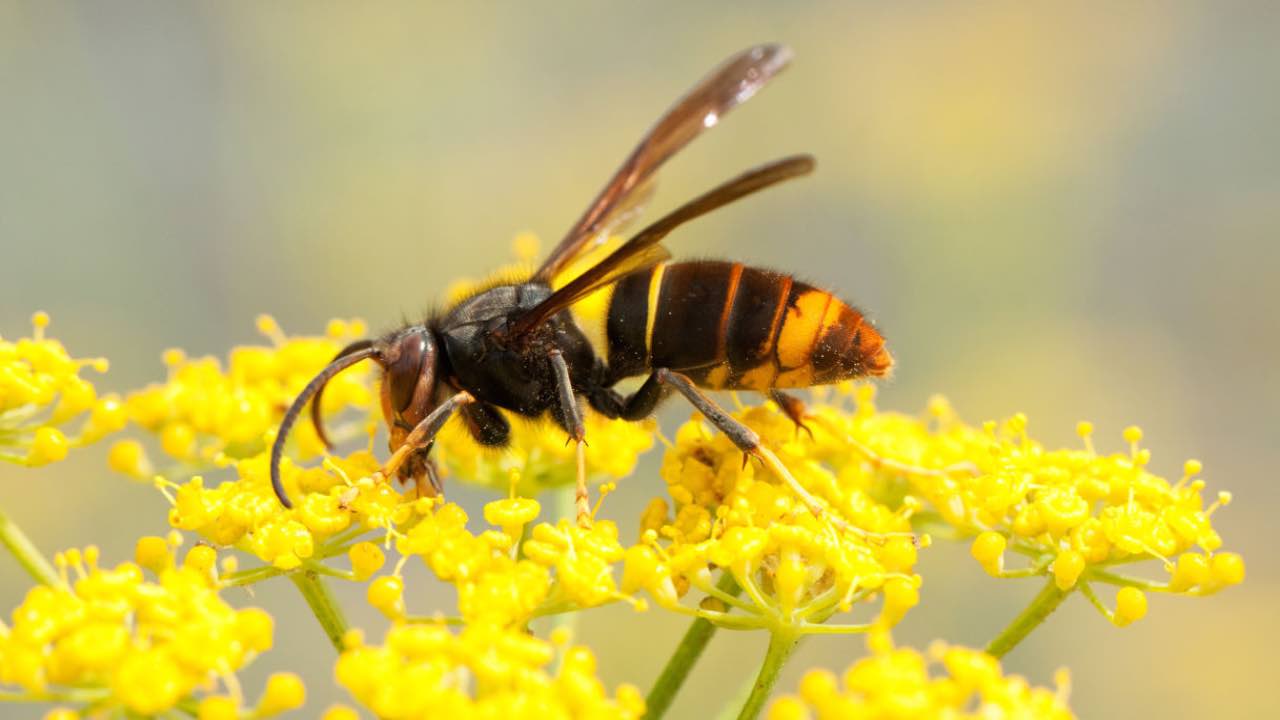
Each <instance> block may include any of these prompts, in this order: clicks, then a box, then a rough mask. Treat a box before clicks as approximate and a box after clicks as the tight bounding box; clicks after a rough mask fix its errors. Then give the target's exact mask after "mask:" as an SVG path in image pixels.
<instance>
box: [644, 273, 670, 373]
mask: <svg viewBox="0 0 1280 720" xmlns="http://www.w3.org/2000/svg"><path fill="white" fill-rule="evenodd" d="M666 269H667V264H666V263H662V264H661V265H655V266H654V268H653V272H652V274H650V275H649V312H648V313H646V315H645V327H644V347H645V352H646V354H650V355H651V354H652V352H653V325H654V321H656V320H657V318H658V301H659V300H661V299H662V274H663V273H664V272H666Z"/></svg>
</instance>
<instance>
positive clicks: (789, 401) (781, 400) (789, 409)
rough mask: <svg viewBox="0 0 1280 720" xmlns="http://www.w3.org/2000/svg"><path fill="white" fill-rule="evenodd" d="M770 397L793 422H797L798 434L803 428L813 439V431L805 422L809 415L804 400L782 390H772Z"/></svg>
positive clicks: (798, 434)
mask: <svg viewBox="0 0 1280 720" xmlns="http://www.w3.org/2000/svg"><path fill="white" fill-rule="evenodd" d="M769 399H770V400H772V401H774V402H775V403H777V404H778V409H779V410H781V411H782V414H783V415H786V416H787V417H789V418H791V422H793V423H795V424H796V436H797V437H799V436H800V431H801V430H803V431H805V432H807V433H809V439H810V440H812V439H813V431H812V430H810V429H809V426H808V425H806V424H805V422H804V420H805V417H806V415H807V413H806V412H805V406H804V401H803V400H801V399H800V398H798V397H796V396H795V395H791V394H789V393H784V392H782V391H781V390H770V391H769Z"/></svg>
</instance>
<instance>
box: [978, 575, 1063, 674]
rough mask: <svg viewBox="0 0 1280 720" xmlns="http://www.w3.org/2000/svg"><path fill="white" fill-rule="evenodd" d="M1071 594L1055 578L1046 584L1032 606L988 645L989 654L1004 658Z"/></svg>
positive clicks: (1024, 609)
mask: <svg viewBox="0 0 1280 720" xmlns="http://www.w3.org/2000/svg"><path fill="white" fill-rule="evenodd" d="M1070 594H1071V591H1070V590H1066V591H1063V590H1059V589H1058V584H1057V583H1056V582H1055V581H1054V579H1053V578H1049V581H1048V582H1047V583H1045V585H1044V589H1043V590H1041V591H1040V593H1039V594H1037V595H1036V596H1035V597H1034V598H1032V600H1031V604H1029V605H1027V606H1026V607H1025V608H1023V610H1022V612H1020V613H1018V617H1016V618H1014V619H1013V622H1011V623H1009V626H1008V627H1006V628H1005V629H1004V630H1002V631H1001V632H1000V634H999V635H997V636H996V637H995V639H993V640H992V641H991V642H990V643H988V644H987V654H989V655H993V656H995V657H997V658H1001V657H1004V656H1005V655H1007V654H1008V653H1009V651H1010V650H1012V649H1013V648H1014V647H1016V646H1017V645H1018V643H1020V642H1022V639H1023V638H1025V637H1026V636H1027V635H1030V634H1031V631H1032V630H1035V629H1036V628H1037V627H1039V625H1040V623H1042V622H1044V621H1045V618H1047V617H1049V615H1050V614H1051V613H1052V612H1053V611H1054V610H1057V609H1058V606H1059V605H1061V604H1062V601H1063V600H1066V599H1067V596H1068V595H1070Z"/></svg>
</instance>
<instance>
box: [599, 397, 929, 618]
mask: <svg viewBox="0 0 1280 720" xmlns="http://www.w3.org/2000/svg"><path fill="white" fill-rule="evenodd" d="M735 416H736V417H737V418H738V419H739V420H741V421H743V422H744V423H746V424H747V425H748V426H750V427H751V428H752V429H753V430H755V431H756V432H757V433H759V435H760V437H761V438H762V440H763V442H764V444H765V446H766V447H769V448H772V449H773V451H774V452H775V453H776V456H777V457H778V459H779V460H781V463H782V465H783V466H785V468H787V469H788V470H789V471H790V472H791V473H792V474H793V475H794V477H795V479H796V481H798V482H799V484H800V485H801V486H803V487H804V488H805V489H807V490H808V491H809V492H810V493H812V494H813V495H814V496H815V497H816V498H818V499H819V501H820V502H822V503H824V505H825V507H826V511H825V512H824V513H823V515H822V516H820V517H815V516H814V514H813V513H812V512H810V509H809V508H808V507H807V506H806V504H805V503H803V502H801V500H800V499H799V498H797V497H796V496H795V494H794V493H793V492H792V490H791V489H790V488H789V487H787V486H786V485H785V484H783V483H782V482H781V481H780V480H779V478H778V477H777V476H776V475H775V474H774V472H773V471H771V470H769V469H766V467H765V466H762V465H760V464H758V463H756V462H755V461H747V462H744V458H743V454H742V452H741V451H740V450H738V448H737V447H735V446H734V445H733V443H732V442H730V441H729V439H728V438H726V437H725V436H723V435H720V434H718V433H713V432H711V431H710V429H709V428H708V427H707V425H706V424H705V423H704V422H703V421H701V420H699V419H697V418H695V419H693V420H691V421H690V422H689V423H686V424H685V425H684V426H682V427H681V428H680V430H679V431H678V432H677V434H676V437H675V445H674V447H673V448H672V449H671V450H670V451H668V452H667V454H666V456H665V457H664V460H663V466H662V476H663V478H664V479H665V480H666V481H667V487H668V490H669V491H670V495H671V498H672V500H674V502H675V507H674V512H672V511H671V509H669V508H668V507H667V504H666V501H664V500H662V499H657V500H655V501H653V502H652V503H651V504H650V505H649V507H648V508H647V509H646V510H645V513H644V516H643V518H642V520H641V525H642V531H643V533H644V535H643V538H642V543H641V544H640V545H637V546H635V547H633V548H631V549H629V550H628V551H627V558H626V574H625V575H624V578H623V583H622V589H623V591H625V592H632V591H635V590H637V589H641V588H643V589H644V590H646V591H647V592H648V593H649V595H650V596H652V597H653V598H654V600H655V601H656V602H657V603H658V604H659V605H661V606H662V607H664V608H668V609H671V610H675V611H678V612H686V613H692V614H697V615H700V616H702V617H705V618H707V619H709V620H711V621H712V622H716V623H718V624H723V625H727V626H732V627H767V628H771V629H778V628H786V629H787V630H788V631H791V632H834V631H837V630H843V631H848V632H857V631H863V630H867V629H869V628H870V627H871V626H869V625H853V626H842V627H840V626H834V625H823V623H825V621H826V619H827V618H829V617H830V616H831V615H833V614H834V613H836V612H839V611H845V610H849V609H850V608H851V607H852V605H853V604H854V603H855V602H857V601H861V600H870V599H872V598H876V597H882V598H883V605H882V607H881V611H880V615H879V620H878V624H880V625H893V624H895V623H897V622H898V621H899V620H901V619H902V617H903V615H904V614H905V613H906V612H907V610H909V609H910V608H911V607H913V606H914V605H915V604H916V603H917V602H918V599H919V595H918V591H917V590H918V587H919V585H920V579H919V577H918V576H916V575H914V574H913V572H912V568H913V567H914V565H915V562H916V548H917V543H919V542H920V539H919V538H917V537H915V536H914V535H913V534H912V532H911V524H910V519H909V518H910V514H911V508H912V507H913V506H912V505H911V504H910V503H907V504H905V505H903V506H902V507H900V508H898V509H896V510H895V509H892V508H890V507H888V506H887V505H884V504H882V503H879V502H877V501H876V500H874V499H873V498H872V497H871V496H870V495H868V494H867V493H866V492H865V490H864V489H863V488H864V487H865V485H866V483H865V478H863V477H862V476H861V474H859V473H853V472H848V468H847V467H843V466H842V465H841V464H834V463H832V464H829V463H828V460H829V459H830V458H831V457H832V456H833V455H835V454H836V453H838V452H847V450H846V446H845V445H844V444H843V442H841V441H839V440H838V439H836V438H834V437H833V436H830V435H822V434H815V435H814V436H813V437H809V436H808V435H807V434H803V433H801V432H797V428H796V426H795V424H794V423H793V422H792V421H791V420H790V419H789V418H788V417H786V416H785V415H784V414H783V413H781V412H779V411H778V410H777V408H776V407H774V406H773V405H772V404H769V405H762V406H756V407H750V408H745V409H742V410H740V411H738V412H737V413H736V414H735ZM833 444H834V447H833V446H832V445H833ZM845 464H847V461H846V463H845ZM858 465H859V464H858V463H854V466H855V469H856V467H857V466H858ZM926 540H927V539H926ZM717 567H718V568H722V569H724V570H726V571H727V572H729V573H730V574H731V575H732V578H733V580H734V581H735V582H736V584H737V586H738V587H739V588H741V590H742V591H743V597H742V598H736V597H734V596H733V595H732V594H730V593H726V592H723V588H717V587H716V585H715V584H714V583H713V581H712V571H713V570H714V569H715V568H717ZM690 587H693V588H696V589H698V590H699V591H701V592H702V593H704V594H706V595H707V596H708V598H709V599H710V601H711V602H703V603H702V607H700V608H699V609H697V610H690V609H688V608H686V607H685V606H684V605H682V604H680V596H681V595H683V594H684V592H685V591H686V590H687V589H688V588H690ZM725 605H727V606H728V607H729V608H732V609H737V610H742V611H744V613H740V614H736V615H730V614H729V613H728V612H725V610H726V608H725V607H724V606H725Z"/></svg>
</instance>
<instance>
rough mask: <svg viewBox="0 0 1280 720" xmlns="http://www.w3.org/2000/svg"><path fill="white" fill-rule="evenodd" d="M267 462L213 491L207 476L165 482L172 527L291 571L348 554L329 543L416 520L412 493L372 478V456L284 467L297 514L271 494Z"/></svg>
mask: <svg viewBox="0 0 1280 720" xmlns="http://www.w3.org/2000/svg"><path fill="white" fill-rule="evenodd" d="M269 462H270V458H269V456H268V453H267V452H265V451H264V452H261V453H259V454H258V455H255V456H253V457H250V458H246V459H244V460H240V461H239V462H237V463H236V466H235V467H236V470H237V475H238V477H237V478H236V479H234V480H227V481H224V482H221V483H218V484H217V485H214V486H212V487H206V485H205V481H204V478H203V477H201V476H196V477H193V478H191V479H190V480H188V481H186V482H185V483H182V484H180V485H174V484H169V483H164V482H161V483H160V486H161V487H162V489H164V491H165V493H166V495H167V496H168V497H169V498H170V499H171V501H172V503H173V507H172V509H171V510H170V511H169V523H170V524H171V525H172V526H173V527H174V528H177V529H179V530H189V531H192V532H196V533H198V534H199V535H200V536H201V537H203V538H205V539H206V540H208V541H210V542H212V543H215V544H217V545H221V546H234V547H236V548H239V549H241V550H244V551H246V552H248V553H250V554H252V555H255V556H256V557H258V558H259V559H260V560H262V561H263V562H265V563H268V564H270V565H273V566H275V567H276V568H279V569H280V570H292V569H294V568H297V567H298V566H300V565H301V564H302V563H303V562H305V561H307V560H309V559H311V558H313V557H317V556H318V557H328V556H329V555H332V554H336V553H339V552H342V548H341V547H340V545H334V544H332V543H329V541H330V540H332V539H334V538H335V537H336V536H338V535H339V534H343V535H344V537H345V536H346V535H350V534H353V533H355V534H359V533H362V532H365V531H369V530H375V529H381V530H382V531H384V532H387V533H390V532H392V530H393V528H394V527H395V526H396V525H398V524H399V523H402V522H405V521H406V520H408V519H409V518H410V517H411V516H412V509H411V506H412V503H413V502H414V500H413V498H412V496H411V495H408V494H401V493H400V492H398V491H396V489H395V488H393V487H392V486H391V485H389V484H387V483H385V482H375V481H374V480H373V475H374V473H376V472H377V470H378V468H379V465H378V462H377V460H376V459H375V458H374V456H373V455H372V454H371V453H369V452H368V451H357V452H355V453H352V454H350V455H348V456H346V457H332V458H329V459H328V460H326V462H325V463H324V464H323V465H321V466H319V467H313V468H300V467H298V466H297V465H294V464H293V463H292V462H288V461H286V462H285V463H284V464H283V466H282V467H281V478H282V480H283V482H284V484H285V486H286V487H288V488H290V489H291V490H292V491H293V493H294V496H295V497H300V498H301V501H300V502H298V503H296V504H295V505H294V507H293V508H292V509H286V508H284V507H283V506H282V505H281V504H280V501H279V500H278V499H277V498H276V496H275V492H274V491H273V490H272V488H271V479H270V474H269ZM330 545H333V546H332V547H330Z"/></svg>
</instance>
